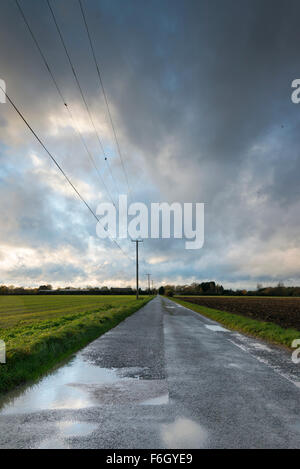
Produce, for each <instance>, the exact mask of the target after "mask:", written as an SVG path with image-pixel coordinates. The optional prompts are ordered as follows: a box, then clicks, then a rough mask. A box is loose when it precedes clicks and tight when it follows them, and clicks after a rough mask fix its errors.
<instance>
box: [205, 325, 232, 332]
mask: <svg viewBox="0 0 300 469" xmlns="http://www.w3.org/2000/svg"><path fill="white" fill-rule="evenodd" d="M205 327H207V329H210V330H211V331H216V332H228V329H225V328H224V327H222V326H208V325H207V324H205Z"/></svg>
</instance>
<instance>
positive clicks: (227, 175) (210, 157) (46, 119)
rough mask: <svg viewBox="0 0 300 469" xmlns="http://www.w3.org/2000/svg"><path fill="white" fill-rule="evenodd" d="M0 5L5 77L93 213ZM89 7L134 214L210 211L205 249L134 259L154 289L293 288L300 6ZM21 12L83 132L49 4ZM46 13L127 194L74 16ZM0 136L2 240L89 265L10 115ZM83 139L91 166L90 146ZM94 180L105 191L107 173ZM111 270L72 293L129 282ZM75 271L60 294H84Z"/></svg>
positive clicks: (74, 161)
mask: <svg viewBox="0 0 300 469" xmlns="http://www.w3.org/2000/svg"><path fill="white" fill-rule="evenodd" d="M2 3H3V4H2V15H1V18H0V64H1V68H0V77H1V78H4V79H5V80H6V81H7V85H8V91H9V92H10V93H11V94H12V96H13V97H14V99H15V100H16V102H17V103H18V104H19V105H20V106H21V107H22V109H24V112H26V115H28V118H29V119H30V120H31V121H32V123H33V125H34V126H35V127H36V128H37V129H38V130H39V132H40V133H41V135H42V136H43V137H44V138H45V140H46V141H47V143H48V144H49V145H50V146H51V148H52V149H53V151H55V152H56V153H57V156H58V158H59V161H60V162H61V163H62V164H63V165H64V167H65V168H66V169H67V170H68V172H69V173H70V174H71V176H72V177H73V178H74V179H75V180H76V181H81V182H82V183H84V184H85V186H84V187H85V188H86V187H88V188H89V189H90V192H92V193H95V196H94V197H93V203H94V205H96V200H97V195H96V191H98V190H99V185H98V182H97V180H96V178H95V174H94V172H93V170H92V168H91V167H90V165H89V163H88V161H87V158H86V155H84V151H83V149H82V148H81V147H80V145H79V144H78V141H77V140H76V136H74V135H73V133H72V130H71V129H70V127H69V126H68V125H66V124H65V121H66V117H65V114H64V112H65V111H64V109H63V106H62V104H61V102H60V101H59V97H58V96H57V93H56V91H55V89H54V87H53V84H52V83H51V81H50V80H49V76H48V74H47V71H46V70H45V67H44V66H43V63H42V62H41V60H40V57H39V55H38V53H37V51H36V50H35V47H34V44H33V43H32V40H31V38H30V36H29V35H28V32H27V31H26V28H25V27H24V24H23V23H22V18H21V17H20V15H19V14H18V11H17V9H16V8H15V5H14V2H10V1H8V0H4V1H3V2H2ZM83 3H84V6H85V8H86V13H87V18H88V21H89V24H90V28H91V33H92V36H93V37H94V39H95V44H96V50H97V57H98V59H99V63H100V66H101V70H102V72H103V80H104V84H105V87H106V91H107V95H108V98H109V101H110V103H111V108H112V114H113V117H114V120H115V123H116V127H117V130H118V135H119V138H120V142H121V146H122V149H123V153H124V158H125V161H126V167H127V170H128V173H129V177H130V181H131V185H132V188H133V193H132V194H133V198H134V199H136V200H141V201H144V200H145V201H148V202H151V201H154V200H155V201H157V200H162V201H180V202H189V201H194V202H196V201H198V202H205V203H206V233H205V234H206V241H205V246H204V248H203V249H202V250H201V251H198V252H197V253H194V252H188V251H185V250H184V243H183V242H178V241H172V240H171V241H169V242H166V241H155V240H153V241H150V240H149V241H148V242H145V245H144V247H143V253H144V256H145V268H147V269H149V268H151V269H152V272H153V274H154V275H155V277H156V278H157V280H158V281H177V280H178V281H180V280H181V279H182V280H183V281H185V280H186V281H190V280H193V279H209V278H215V279H217V280H218V281H221V282H224V283H226V282H227V284H230V283H232V284H234V285H237V284H238V283H239V282H240V283H241V284H242V283H244V284H249V285H250V284H253V283H255V282H256V281H262V280H263V281H265V282H267V281H270V282H272V281H274V282H275V281H278V280H285V281H293V282H296V281H299V280H300V279H299V274H297V269H298V271H299V267H300V265H299V264H297V262H298V261H297V258H299V217H298V216H297V214H298V213H299V205H300V204H299V188H298V186H299V184H298V178H299V172H300V171H299V170H300V168H299V143H300V142H299V124H300V107H299V106H297V105H295V104H293V103H292V102H291V99H290V95H291V82H292V80H293V79H294V78H299V65H298V64H299V58H298V55H299V52H298V46H297V45H298V43H299V39H300V30H299V26H298V18H299V13H300V5H299V2H297V1H293V0H291V1H289V2H288V4H287V3H286V2H284V1H269V0H264V1H263V2H262V1H260V0H251V1H249V0H239V1H237V0H226V1H224V0H213V1H188V2H183V1H177V0H172V1H171V0H170V1H167V0H163V1H161V0H160V1H156V0H152V1H151V2H146V1H137V0H135V1H127V2H123V1H121V0H120V1H119V0H118V1H117V0H115V1H114V2H111V1H108V0H99V1H98V0H97V1H96V0H85V1H84V2H83ZM22 5H23V7H24V11H25V13H26V14H27V15H28V18H29V20H30V24H31V26H32V28H33V29H34V31H35V33H36V35H37V36H38V38H39V40H40V43H41V46H42V47H43V50H45V51H46V53H47V58H48V60H49V64H50V65H51V67H52V68H53V70H54V71H55V74H56V77H57V79H58V82H59V84H60V86H61V87H62V89H63V92H64V94H65V96H66V98H67V100H68V102H69V103H70V106H72V109H74V111H75V114H76V116H77V118H78V119H79V121H80V123H81V124H82V125H83V122H84V121H85V122H86V116H85V117H84V109H83V106H82V103H81V102H80V96H79V95H78V91H77V90H76V86H75V83H74V80H73V77H72V74H71V72H70V69H69V67H68V64H67V62H66V60H65V56H64V52H63V50H62V48H61V45H60V43H59V39H58V37H57V34H56V31H55V28H54V25H53V22H52V20H51V17H50V15H49V11H48V9H47V4H46V2H44V1H42V2H34V1H32V0H28V1H26V2H25V1H23V2H22ZM52 5H53V7H54V9H55V11H56V12H57V16H58V19H59V23H60V25H61V26H62V29H63V31H64V34H65V39H66V43H67V45H68V47H69V48H70V51H71V56H72V60H74V64H75V66H76V70H77V71H78V76H79V78H80V81H81V83H82V84H83V89H84V91H85V92H86V96H87V99H88V102H89V104H90V106H91V109H92V112H93V115H94V116H95V117H96V116H97V118H98V119H99V125H100V127H101V132H102V134H103V139H104V144H105V146H106V147H107V149H109V152H110V153H111V154H112V167H113V170H114V171H115V173H116V176H117V179H118V181H119V183H120V187H121V190H124V189H125V184H124V175H123V174H122V168H121V165H120V162H119V160H118V158H117V157H116V156H115V149H114V146H113V140H112V138H111V137H112V135H111V133H110V130H109V127H108V126H106V124H105V123H106V122H107V115H106V114H105V107H104V102H103V97H102V96H101V94H99V89H98V82H97V76H96V73H95V69H94V65H93V62H92V58H91V55H90V51H89V48H88V42H87V38H86V36H85V33H84V28H83V24H82V20H81V17H80V10H79V7H78V2H77V1H75V0H64V1H57V0H55V1H53V2H52ZM51 119H52V120H51ZM0 120H1V122H2V125H1V128H0V131H1V141H2V143H3V144H4V145H5V147H1V153H0V158H1V170H2V172H0V181H1V187H0V191H1V194H2V195H1V201H2V202H3V204H2V209H1V212H2V213H3V216H4V217H6V218H5V219H7V220H8V222H7V223H6V225H5V226H4V227H3V228H2V236H1V239H2V240H7V239H9V240H10V242H11V244H12V245H18V246H20V245H22V243H23V244H24V245H26V246H30V247H32V246H34V245H35V246H43V249H49V250H51V251H53V250H54V249H56V248H57V249H59V247H61V246H65V245H68V244H69V245H71V246H73V247H74V249H77V250H79V251H80V250H81V251H82V252H85V250H86V249H87V248H86V246H87V239H88V238H89V237H93V236H94V233H95V231H94V230H95V226H94V225H93V223H92V222H89V221H88V217H89V216H88V214H87V215H85V214H84V209H81V207H80V208H78V209H77V206H78V205H76V204H77V201H74V200H71V199H70V198H69V197H66V195H65V194H64V193H62V192H59V190H58V189H57V188H56V187H55V185H54V186H53V185H52V186H51V185H50V187H49V181H47V177H46V175H45V174H44V175H43V177H40V176H39V177H38V178H37V175H36V171H35V168H34V167H33V166H32V163H31V162H30V160H29V161H28V155H29V153H37V154H38V155H39V156H40V157H41V158H45V159H46V155H44V154H41V150H40V148H39V147H38V145H37V144H36V143H35V142H33V140H32V137H31V136H30V135H29V134H28V133H27V132H26V130H25V129H24V127H23V126H22V123H21V122H20V121H19V120H18V119H17V117H16V116H15V115H14V113H13V112H12V111H11V110H9V109H8V106H4V107H3V106H1V107H0ZM55 128H57V132H55ZM83 128H84V132H86V133H85V135H86V138H87V141H88V143H89V145H90V146H91V148H92V149H93V150H94V151H95V154H96V156H97V158H99V160H97V162H99V165H100V163H101V164H102V160H101V158H102V157H101V155H100V152H99V149H98V148H97V142H96V141H95V138H94V136H92V134H91V133H89V132H88V129H87V128H86V127H84V126H83ZM45 165H46V168H47V167H49V168H51V165H50V163H48V162H47V163H45ZM47 165H48V166H47ZM105 171H106V172H105ZM50 174H51V177H53V176H52V173H50ZM104 175H105V177H106V178H108V177H109V174H108V172H107V170H104ZM107 180H108V181H109V179H107ZM111 183H112V181H109V182H108V184H109V187H111ZM112 190H113V189H112ZM87 193H88V191H87ZM25 206H26V208H27V209H26V210H25V214H24V207H25ZM77 211H78V212H79V215H78V217H77V218H76V217H74V216H73V217H72V214H74V213H77ZM20 212H22V215H21V214H20ZM97 241H98V244H99V240H97ZM103 246H105V249H107V250H109V249H110V247H109V244H108V243H103ZM126 249H129V250H131V249H132V248H131V246H128V245H127V246H126ZM98 255H99V256H100V257H99V262H101V254H99V253H98V254H97V256H98ZM115 256H117V255H116V253H115V252H114V254H113V256H112V262H111V265H109V266H108V267H106V268H105V270H103V272H102V271H101V273H100V274H99V272H97V271H92V272H91V271H89V270H88V269H87V266H83V267H82V268H83V270H84V272H85V273H82V274H80V275H79V277H80V279H82V278H84V275H86V278H87V281H89V279H90V278H91V276H92V277H93V279H99V282H102V281H103V282H104V281H105V279H116V278H117V277H119V278H120V279H121V278H122V276H125V277H126V281H127V279H128V281H130V280H131V279H132V281H133V279H134V275H131V274H130V275H129V274H128V270H126V267H125V266H127V264H126V262H127V261H124V262H125V263H124V267H122V266H121V264H122V261H121V260H120V261H119V267H118V268H119V271H118V269H116V267H115V266H114V262H115V259H116V257H115ZM97 259H98V258H97ZM155 259H156V260H155ZM45 262H48V261H45ZM120 263H121V264H120ZM71 264H72V263H70V266H69V278H68V274H67V271H66V270H65V271H64V276H65V277H66V281H67V282H68V281H69V279H70V281H71V280H72V279H75V278H78V272H77V270H76V269H78V266H77V265H76V266H74V265H71ZM41 268H42V267H41ZM72 269H73V270H72ZM122 269H123V270H122ZM22 272H23V271H22ZM2 276H3V275H2ZM24 276H25V277H26V268H25V270H24ZM76 276H77V277H76ZM28 277H30V278H31V277H32V275H31V274H30V273H29V271H28ZM68 283H69V282H68ZM107 283H108V282H107Z"/></svg>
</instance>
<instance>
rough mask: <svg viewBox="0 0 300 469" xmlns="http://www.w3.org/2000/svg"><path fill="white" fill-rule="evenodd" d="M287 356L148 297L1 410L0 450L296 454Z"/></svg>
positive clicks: (294, 400)
mask: <svg viewBox="0 0 300 469" xmlns="http://www.w3.org/2000/svg"><path fill="white" fill-rule="evenodd" d="M290 355H291V354H290V353H289V352H286V351H284V350H281V349H279V348H276V347H273V346H270V345H266V344H264V343H263V342H260V341H257V340H254V339H251V338H248V337H246V336H243V335H242V334H238V333H236V332H234V331H229V330H226V329H225V328H222V327H220V325H218V324H217V323H215V322H213V321H210V320H209V319H206V318H204V317H203V316H201V315H199V314H197V313H194V312H192V311H191V310H188V309H186V308H184V307H182V306H179V305H177V304H176V303H174V302H172V301H170V300H168V299H165V298H161V297H156V298H155V299H154V300H152V301H151V302H150V303H148V304H147V305H146V306H145V307H143V308H142V309H141V310H139V311H138V312H136V313H135V314H133V315H132V316H130V317H129V318H127V319H126V320H125V321H124V322H122V323H121V324H119V325H118V326H117V327H116V328H114V329H112V330H111V331H109V332H108V333H106V334H105V335H103V336H102V337H100V338H99V339H97V340H95V341H94V342H93V343H91V344H90V345H89V346H87V347H86V348H85V349H83V350H82V351H81V352H80V353H78V354H76V355H75V357H73V359H72V360H71V361H69V362H67V363H65V364H64V365H62V366H60V367H59V368H57V369H56V370H55V371H54V372H52V373H50V374H49V375H47V376H46V377H44V378H43V379H42V380H40V381H39V382H38V383H37V384H36V385H34V386H31V387H28V388H25V389H23V390H19V391H18V393H14V394H11V395H10V396H9V398H7V399H6V400H5V401H4V402H2V410H1V412H0V447H1V448H108V449H118V448H153V449H154V448H157V449H160V448H299V447H300V415H299V414H300V412H299V408H300V365H296V364H294V363H293V362H292V360H291V356H290Z"/></svg>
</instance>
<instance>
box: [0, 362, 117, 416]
mask: <svg viewBox="0 0 300 469" xmlns="http://www.w3.org/2000/svg"><path fill="white" fill-rule="evenodd" d="M119 379H120V378H119V377H118V375H117V373H116V371H115V370H110V369H106V368H99V367H98V366H95V365H91V364H90V363H89V362H87V361H84V360H83V359H82V358H81V356H80V355H77V356H76V358H74V359H73V360H72V361H70V362H69V363H68V364H67V365H65V366H63V367H61V368H59V369H58V370H56V371H55V372H54V373H51V374H50V375H48V376H46V377H45V378H43V379H42V380H41V381H40V382H38V383H37V384H35V385H33V386H31V387H29V388H27V389H26V390H25V391H24V392H23V393H22V394H21V395H20V396H19V397H17V398H15V399H13V398H9V397H8V399H7V403H5V402H4V407H3V409H2V410H1V412H0V415H1V414H2V415H7V414H16V413H26V412H34V411H38V410H43V409H80V408H83V407H91V406H93V405H94V404H95V402H94V400H93V398H92V397H91V395H89V394H88V393H86V392H84V391H83V390H82V389H81V388H80V386H78V385H80V384H82V385H93V384H108V383H113V382H116V381H118V380H119Z"/></svg>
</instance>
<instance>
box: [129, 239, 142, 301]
mask: <svg viewBox="0 0 300 469" xmlns="http://www.w3.org/2000/svg"><path fill="white" fill-rule="evenodd" d="M131 241H132V242H133V243H135V249H136V299H137V300H138V299H139V243H142V242H143V240H142V239H132V240H131Z"/></svg>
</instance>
